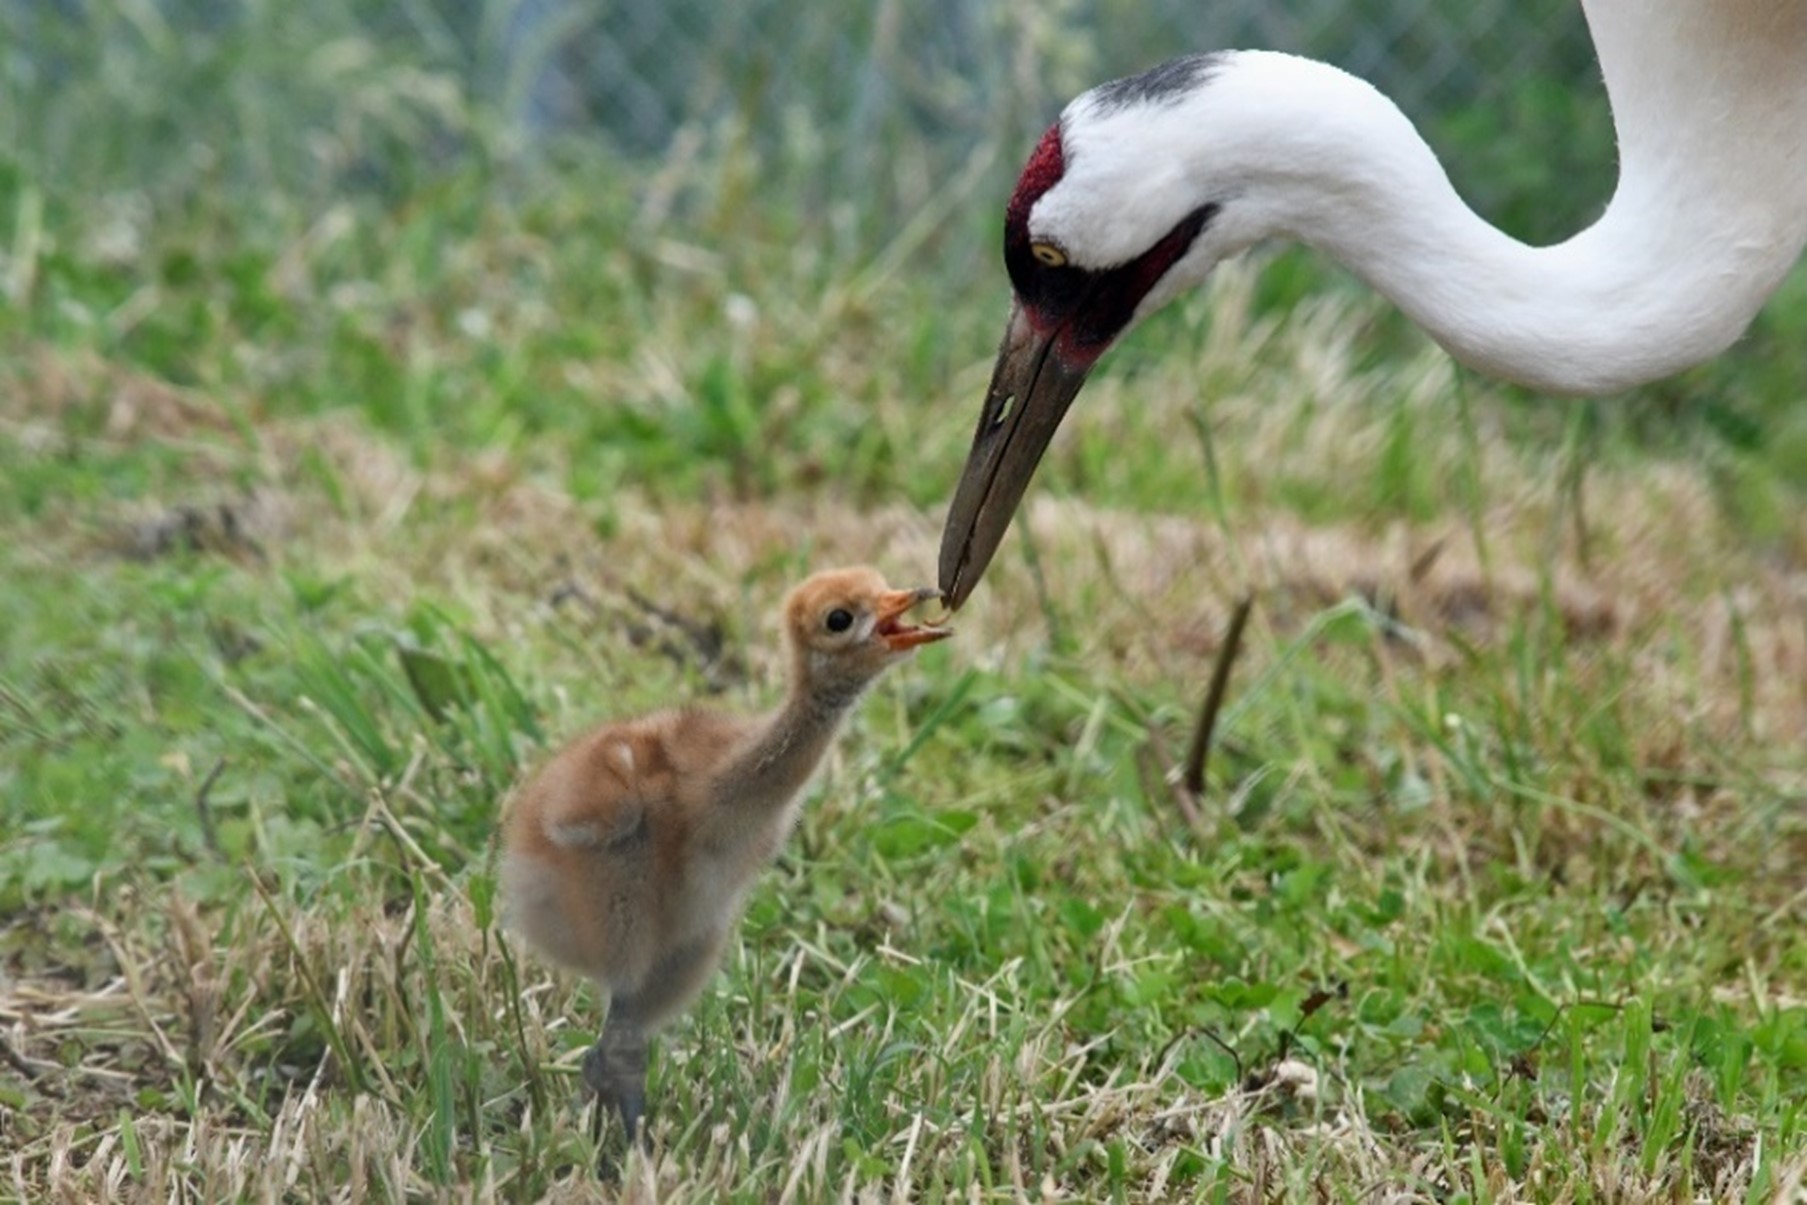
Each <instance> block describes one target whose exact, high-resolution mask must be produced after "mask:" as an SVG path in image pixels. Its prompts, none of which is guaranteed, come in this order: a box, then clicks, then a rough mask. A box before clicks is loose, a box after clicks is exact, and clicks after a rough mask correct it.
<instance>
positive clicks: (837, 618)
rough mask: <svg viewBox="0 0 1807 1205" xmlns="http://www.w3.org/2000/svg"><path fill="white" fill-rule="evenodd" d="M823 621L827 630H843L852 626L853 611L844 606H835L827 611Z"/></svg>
mask: <svg viewBox="0 0 1807 1205" xmlns="http://www.w3.org/2000/svg"><path fill="white" fill-rule="evenodd" d="M824 622H826V623H827V625H828V630H829V631H831V632H845V631H846V630H847V629H848V628H850V627H852V626H853V612H851V611H849V610H847V609H846V608H844V607H836V608H835V609H834V610H832V611H830V612H829V613H828V618H827V620H826V621H824Z"/></svg>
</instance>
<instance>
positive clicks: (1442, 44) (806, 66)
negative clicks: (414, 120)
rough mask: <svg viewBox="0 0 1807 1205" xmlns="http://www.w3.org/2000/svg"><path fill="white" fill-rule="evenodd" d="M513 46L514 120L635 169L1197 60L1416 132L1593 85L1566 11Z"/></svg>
mask: <svg viewBox="0 0 1807 1205" xmlns="http://www.w3.org/2000/svg"><path fill="white" fill-rule="evenodd" d="M399 7H402V8H405V7H406V6H405V5H402V6H399ZM507 41H508V47H509V53H508V56H507V57H508V58H509V59H511V60H512V61H514V62H516V63H518V64H522V65H524V66H525V67H526V70H525V72H523V73H521V74H520V75H519V76H518V77H517V79H516V82H517V83H519V84H521V85H523V87H522V89H521V90H520V91H519V92H518V93H517V95H516V97H515V99H516V101H517V104H518V106H519V109H518V115H519V116H520V117H521V119H522V120H524V121H525V122H527V123H528V124H530V125H532V126H535V127H544V126H546V125H549V124H550V125H563V126H570V125H574V124H577V125H594V126H596V127H597V128H600V129H603V130H606V131H607V132H608V133H610V134H611V135H612V136H614V137H615V138H617V139H619V140H621V141H623V142H625V143H627V144H629V145H632V146H635V147H639V148H643V149H644V148H654V147H658V146H660V145H662V144H663V143H665V142H666V141H667V140H668V139H669V138H670V137H671V136H672V134H673V133H674V131H676V130H677V129H678V128H679V127H681V126H682V125H684V124H685V123H686V122H692V121H697V120H706V119H708V118H709V117H710V116H712V115H719V114H720V113H722V112H724V111H728V110H734V109H740V110H742V111H743V112H745V113H746V114H747V115H748V116H749V117H752V116H755V115H759V116H763V117H764V119H765V122H764V123H762V124H765V123H769V122H770V121H771V120H772V119H774V118H782V117H783V116H784V115H785V114H786V113H787V112H788V111H790V110H791V109H793V108H795V109H798V110H801V111H803V112H805V113H809V114H814V115H816V116H818V117H825V118H829V119H830V120H831V122H833V123H835V124H839V125H841V127H842V129H843V132H844V134H845V135H846V136H848V137H850V138H858V137H861V136H870V135H872V134H873V133H875V132H876V130H877V128H878V127H879V126H880V125H881V124H882V123H883V121H885V120H886V115H888V114H896V115H898V116H899V117H900V118H901V119H903V120H908V121H911V122H916V123H921V124H922V125H924V126H926V127H928V128H931V129H945V130H958V129H966V128H986V127H987V126H989V125H990V124H991V123H990V122H989V121H988V118H989V117H991V116H995V115H999V114H1003V115H1006V116H1021V117H1023V118H1024V119H1025V120H1027V121H1028V122H1029V123H1030V126H1032V127H1033V131H1034V132H1039V131H1040V129H1041V128H1042V127H1043V126H1044V125H1045V124H1046V122H1047V120H1048V119H1049V118H1050V117H1051V116H1052V115H1053V113H1054V112H1055V111H1057V109H1058V107H1059V105H1060V103H1061V102H1062V101H1064V100H1065V99H1066V98H1067V97H1069V96H1071V95H1072V94H1074V93H1076V92H1078V91H1080V90H1082V89H1083V88H1085V87H1087V86H1089V85H1091V84H1093V83H1097V82H1100V81H1102V80H1104V79H1109V78H1113V77H1115V76H1119V75H1125V74H1129V73H1131V72H1134V71H1137V70H1140V69H1141V68H1142V67H1144V66H1148V65H1151V64H1153V63H1155V62H1158V61H1160V60H1161V59H1163V58H1166V57H1169V56H1171V55H1174V54H1178V53H1181V52H1184V51H1190V50H1198V49H1216V48H1223V47H1258V48H1263V49H1271V50H1286V51H1292V52H1294V53H1299V54H1307V55H1310V56H1312V57H1314V58H1321V59H1324V60H1326V61H1329V62H1332V63H1335V64H1337V65H1338V66H1341V67H1343V68H1345V69H1347V70H1349V71H1353V72H1355V73H1356V74H1358V75H1362V76H1364V77H1366V78H1368V79H1370V80H1372V81H1373V82H1374V83H1376V84H1378V85H1379V86H1380V87H1381V88H1382V89H1383V90H1385V91H1386V92H1388V93H1389V94H1390V95H1391V96H1392V97H1393V98H1394V99H1395V100H1396V101H1398V102H1399V104H1400V105H1401V107H1402V108H1404V109H1405V110H1406V112H1407V113H1409V114H1412V115H1413V116H1414V117H1422V116H1425V115H1429V114H1434V113H1439V112H1446V111H1450V110H1456V109H1460V108H1463V107H1465V106H1470V105H1476V104H1489V103H1499V102H1500V101H1501V99H1502V98H1503V97H1504V96H1505V95H1506V94H1508V93H1510V92H1511V91H1512V90H1513V89H1515V88H1516V87H1518V86H1519V85H1520V83H1521V82H1522V81H1524V80H1525V79H1527V78H1542V79H1545V80H1551V81H1564V82H1569V83H1576V84H1580V85H1582V86H1585V85H1586V84H1587V82H1588V81H1589V80H1590V78H1591V77H1592V75H1593V72H1594V64H1593V56H1592V51H1591V46H1590V43H1589V41H1588V38H1587V31H1586V28H1585V25H1584V23H1583V20H1582V15H1581V10H1580V7H1579V4H1578V3H1577V2H1576V0H1478V2H1475V3H1457V2H1454V0H1288V2H1285V3H1276V2H1274V0H1209V2H1205V0H1091V2H1083V0H1034V2H1024V0H1016V2H1012V0H994V2H992V3H982V2H981V3H972V2H968V0H852V2H849V3H843V4H840V5H838V6H836V7H834V8H832V9H830V8H828V7H826V6H820V5H809V4H797V3H794V2H787V0H745V2H742V3H721V2H720V0H713V2H698V0H667V2H657V0H638V2H628V3H615V4H605V5H594V4H585V3H578V2H576V0H523V2H522V3H521V4H519V5H518V6H517V7H515V8H514V9H513V11H512V12H511V14H510V16H509V25H508V35H507ZM1022 132H1030V130H1029V127H1025V129H1024V131H1022Z"/></svg>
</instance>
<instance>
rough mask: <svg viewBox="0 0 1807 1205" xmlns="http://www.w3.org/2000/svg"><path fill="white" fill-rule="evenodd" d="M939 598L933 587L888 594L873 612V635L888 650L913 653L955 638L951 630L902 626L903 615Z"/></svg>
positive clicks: (932, 625)
mask: <svg viewBox="0 0 1807 1205" xmlns="http://www.w3.org/2000/svg"><path fill="white" fill-rule="evenodd" d="M940 597H941V591H939V590H937V589H935V587H933V586H919V587H918V588H916V589H914V590H887V591H886V592H885V593H883V594H881V595H879V596H878V603H877V605H876V607H875V608H874V618H875V620H876V622H875V623H874V624H873V627H872V634H873V635H874V636H877V637H878V638H879V639H880V640H883V641H884V642H885V643H886V644H887V645H889V646H891V649H892V651H894V652H900V653H901V652H903V651H904V650H906V649H913V648H915V647H916V646H917V645H919V644H933V643H934V642H935V641H937V640H946V639H947V638H948V637H949V636H952V635H953V634H954V632H953V629H952V628H943V627H938V626H936V625H934V624H924V625H922V626H921V627H917V626H916V625H914V624H907V623H905V622H903V617H904V614H905V613H906V612H907V611H909V610H910V608H911V607H914V606H916V605H917V604H918V603H925V602H930V601H932V600H934V599H937V598H940Z"/></svg>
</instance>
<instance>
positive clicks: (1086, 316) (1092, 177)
mask: <svg viewBox="0 0 1807 1205" xmlns="http://www.w3.org/2000/svg"><path fill="white" fill-rule="evenodd" d="M1216 62H1217V60H1216V57H1215V56H1210V55H1193V56H1188V57H1186V58H1183V59H1175V60H1173V61H1172V62H1169V63H1165V64H1163V65H1161V66H1160V67H1156V68H1154V69H1153V70H1151V71H1148V72H1144V73H1143V74H1142V75H1139V76H1132V77H1130V78H1129V79H1125V80H1118V81H1115V82H1114V83H1111V84H1105V85H1103V86H1101V87H1098V88H1094V89H1093V90H1092V91H1090V92H1088V93H1086V94H1085V95H1083V96H1081V97H1079V98H1078V99H1077V100H1075V101H1074V102H1073V103H1072V104H1071V105H1069V106H1068V108H1067V110H1066V112H1065V113H1064V114H1063V115H1062V117H1061V119H1060V121H1058V122H1056V123H1055V124H1054V125H1053V126H1052V127H1051V128H1050V129H1049V130H1048V132H1047V133H1046V134H1044V135H1043V136H1042V138H1041V141H1040V142H1039V143H1037V144H1036V147H1035V150H1034V152H1033V153H1032V154H1031V155H1030V156H1029V161H1028V163H1027V164H1026V165H1025V166H1024V168H1023V172H1022V175H1021V176H1020V177H1019V179H1018V181H1017V186H1016V190H1015V192H1014V193H1012V195H1011V197H1010V201H1009V204H1008V205H1007V206H1006V207H1005V211H1004V265H1005V268H1006V269H1007V270H1008V271H1009V274H1010V283H1011V286H1012V289H1013V291H1014V294H1015V296H1014V298H1013V301H1012V305H1011V309H1010V318H1009V320H1008V322H1007V323H1006V325H1005V327H1004V338H1003V341H1002V342H1001V343H1000V344H999V346H998V353H997V360H996V363H995V364H994V366H993V368H992V375H991V386H990V388H988V389H987V390H986V393H985V402H984V406H983V407H982V408H981V410H980V412H979V425H978V429H977V430H976V431H975V432H974V434H973V443H972V449H971V451H970V452H968V454H967V460H966V467H965V469H964V471H963V472H962V473H961V477H960V483H959V485H958V487H957V488H956V490H955V492H954V501H953V504H952V505H951V506H950V507H949V509H948V516H947V523H946V525H945V527H944V528H943V531H942V537H941V558H940V566H939V576H940V585H941V589H942V591H943V593H944V595H945V597H946V601H947V605H948V606H949V608H957V607H959V606H960V605H961V604H962V603H964V602H965V601H966V599H967V597H968V596H969V595H970V594H971V593H972V590H973V588H974V587H975V586H976V585H977V584H978V581H979V577H980V575H982V574H983V573H984V572H985V568H986V566H987V565H988V564H989V563H990V561H991V558H992V555H993V554H994V553H995V552H996V551H997V547H998V544H999V543H1000V542H1001V541H1002V539H1003V537H1004V532H1005V531H1006V530H1007V529H1008V528H1009V526H1010V520H1011V517H1012V516H1013V515H1014V514H1015V512H1016V508H1017V505H1018V503H1019V502H1020V501H1021V500H1022V496H1023V492H1024V490H1025V489H1026V488H1027V487H1028V485H1029V479H1030V477H1031V476H1032V475H1033V474H1034V472H1035V466H1036V464H1037V463H1038V462H1039V461H1040V460H1041V457H1042V453H1043V452H1045V451H1046V450H1047V447H1048V443H1049V441H1050V440H1051V439H1053V437H1054V432H1055V430H1056V429H1057V428H1058V427H1059V425H1060V420H1061V419H1062V418H1063V417H1064V416H1065V415H1066V412H1067V408H1068V407H1069V406H1070V405H1071V404H1072V402H1073V399H1074V398H1075V397H1077V396H1078V394H1079V390H1080V388H1081V386H1083V385H1084V384H1085V380H1086V375H1087V374H1088V373H1089V372H1090V371H1091V369H1092V365H1093V364H1095V363H1097V361H1098V357H1100V356H1101V355H1103V354H1104V352H1105V350H1106V349H1108V348H1109V347H1110V346H1111V344H1112V343H1114V342H1115V341H1116V340H1117V338H1118V337H1119V336H1121V335H1122V334H1123V332H1124V331H1126V330H1128V329H1129V328H1130V327H1131V326H1132V325H1134V323H1135V322H1136V320H1137V319H1139V318H1141V317H1142V316H1144V315H1145V314H1147V313H1149V312H1152V311H1153V310H1154V309H1156V308H1158V307H1159V306H1160V305H1162V304H1164V303H1165V302H1166V301H1167V300H1168V299H1169V298H1171V297H1172V295H1173V294H1174V292H1176V291H1177V290H1178V288H1180V287H1181V286H1182V285H1183V284H1185V283H1191V282H1193V281H1195V280H1197V279H1199V278H1202V276H1203V275H1204V274H1205V273H1206V272H1208V271H1209V270H1210V267H1211V265H1213V264H1215V263H1216V262H1217V260H1218V259H1219V258H1221V255H1222V251H1221V249H1214V248H1207V247H1205V246H1203V240H1201V238H1200V236H1201V234H1203V233H1204V232H1205V231H1206V229H1207V228H1208V227H1210V225H1211V223H1212V220H1213V219H1214V218H1215V217H1216V216H1217V214H1218V211H1219V208H1220V206H1219V205H1218V204H1217V203H1216V202H1215V201H1206V202H1204V203H1202V204H1201V203H1200V202H1199V199H1198V196H1197V193H1196V191H1194V190H1193V189H1191V188H1190V187H1189V186H1188V182H1187V181H1186V180H1185V179H1183V178H1182V175H1181V173H1180V172H1179V170H1178V169H1177V168H1176V167H1174V166H1171V165H1169V166H1162V159H1161V157H1160V156H1159V155H1151V154H1150V153H1149V152H1150V149H1151V148H1157V149H1158V141H1157V139H1158V137H1159V136H1160V134H1161V125H1162V122H1163V121H1165V120H1171V119H1172V111H1173V110H1174V109H1175V108H1176V104H1177V102H1178V101H1179V100H1181V99H1183V98H1185V97H1188V96H1190V95H1192V94H1193V93H1195V92H1196V91H1197V90H1198V89H1199V88H1201V87H1202V86H1203V85H1204V84H1205V83H1206V82H1207V81H1208V80H1209V78H1210V76H1211V73H1212V72H1213V71H1214V70H1215V64H1216ZM1150 116H1153V117H1156V118H1158V119H1160V120H1154V121H1150V120H1146V118H1148V117H1150ZM1151 163H1153V164H1155V165H1156V166H1154V167H1152V168H1151V167H1150V164H1151ZM1182 261H1186V270H1185V271H1175V268H1176V265H1180V264H1181V262H1182Z"/></svg>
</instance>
